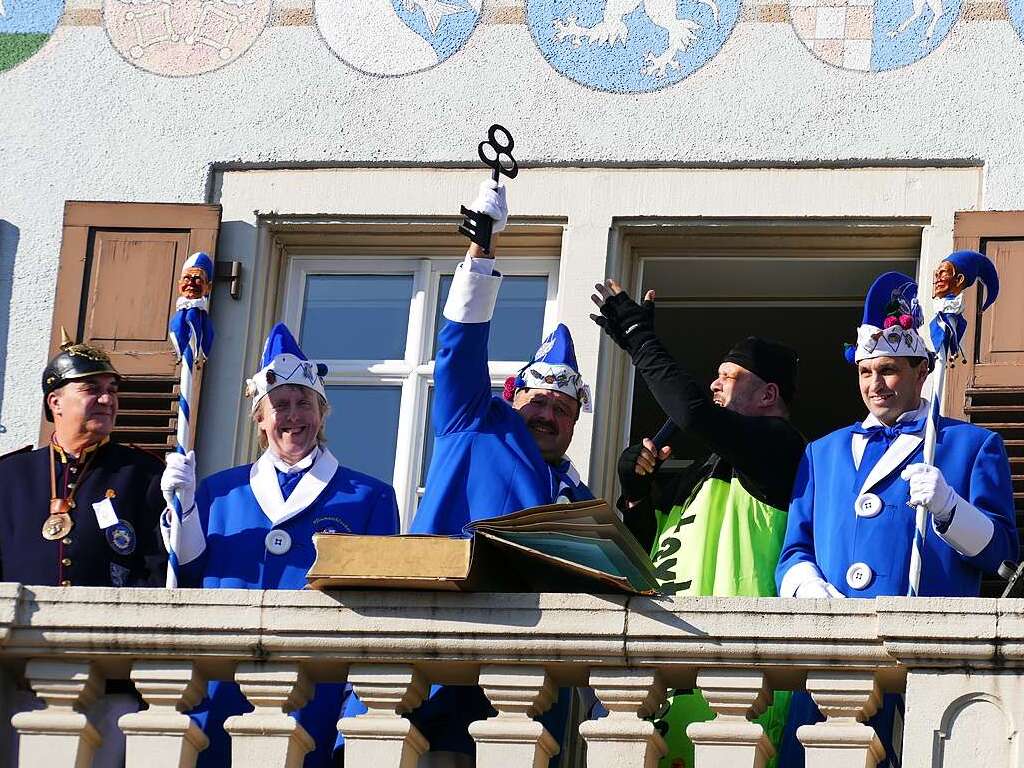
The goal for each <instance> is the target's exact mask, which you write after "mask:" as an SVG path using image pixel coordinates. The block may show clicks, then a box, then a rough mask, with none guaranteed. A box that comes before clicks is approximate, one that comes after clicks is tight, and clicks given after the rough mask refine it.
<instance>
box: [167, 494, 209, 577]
mask: <svg viewBox="0 0 1024 768" xmlns="http://www.w3.org/2000/svg"><path fill="white" fill-rule="evenodd" d="M160 535H161V536H162V537H163V540H164V548H165V549H166V550H167V551H168V552H174V553H175V554H177V556H178V565H185V564H187V563H191V562H192V561H193V560H195V559H196V558H197V557H199V556H200V555H201V554H203V552H205V551H206V536H205V535H203V526H202V524H201V523H200V522H199V510H198V509H197V508H196V506H195V505H193V506H192V509H191V511H189V512H186V513H185V515H184V516H183V519H182V521H181V523H180V524H179V523H178V518H177V516H176V515H175V514H174V510H171V509H165V510H164V513H163V514H162V515H161V516H160Z"/></svg>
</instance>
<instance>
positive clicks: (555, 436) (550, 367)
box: [503, 323, 593, 463]
mask: <svg viewBox="0 0 1024 768" xmlns="http://www.w3.org/2000/svg"><path fill="white" fill-rule="evenodd" d="M503 396H504V398H505V400H507V401H509V402H510V403H511V404H512V407H513V408H515V409H516V411H518V412H519V415H520V416H522V418H523V420H524V421H525V422H526V426H527V428H528V429H529V430H530V433H531V434H532V435H533V437H534V439H535V440H536V441H537V447H538V448H540V453H541V456H543V457H544V460H545V461H547V462H548V463H557V462H560V461H561V460H562V459H563V458H564V456H565V452H566V450H567V449H568V448H569V443H571V442H572V436H573V432H574V430H575V428H576V421H577V420H578V419H579V416H580V413H581V412H586V413H590V412H591V410H592V408H593V405H592V401H591V396H590V387H589V386H588V385H587V384H585V383H584V382H583V376H582V375H581V374H580V372H579V364H578V363H577V362H576V349H575V347H574V346H573V343H572V335H571V334H570V333H569V329H568V328H566V327H565V326H564V325H562V324H561V323H559V324H558V327H557V328H555V330H554V331H552V332H551V333H550V334H549V335H548V336H547V338H545V339H544V342H543V343H542V344H541V345H540V348H539V349H538V350H537V352H536V354H534V356H533V360H531V361H530V362H529V363H527V364H526V365H525V366H524V367H523V368H522V369H521V370H520V371H519V373H517V374H516V375H515V376H510V377H509V378H508V379H507V380H506V381H505V391H504V393H503Z"/></svg>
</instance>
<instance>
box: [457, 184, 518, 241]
mask: <svg viewBox="0 0 1024 768" xmlns="http://www.w3.org/2000/svg"><path fill="white" fill-rule="evenodd" d="M466 207H467V208H469V209H470V210H471V211H476V212H477V213H485V214H487V215H488V216H490V217H491V218H492V219H494V226H493V227H491V232H494V233H495V234H497V233H498V232H501V230H503V229H504V228H505V225H506V224H507V223H508V202H507V200H506V199H505V187H504V186H503V185H501V184H499V183H498V182H496V181H495V180H494V179H487V181H482V182H480V190H479V191H478V192H477V194H476V199H475V200H474V201H473V202H472V203H470V204H469V205H467V206H466Z"/></svg>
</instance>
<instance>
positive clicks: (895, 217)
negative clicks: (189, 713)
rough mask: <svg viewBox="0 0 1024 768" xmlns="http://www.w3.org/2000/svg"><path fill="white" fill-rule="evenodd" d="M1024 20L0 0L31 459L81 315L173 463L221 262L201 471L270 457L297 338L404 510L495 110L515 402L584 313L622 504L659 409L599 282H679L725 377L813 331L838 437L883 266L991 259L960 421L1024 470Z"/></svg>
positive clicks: (671, 312) (2, 212)
mask: <svg viewBox="0 0 1024 768" xmlns="http://www.w3.org/2000/svg"><path fill="white" fill-rule="evenodd" d="M1022 17H1024V2H1022V1H1021V0H1006V2H1005V3H1004V2H989V1H985V2H979V1H978V0H876V2H875V3H874V4H873V5H872V4H871V3H865V2H862V1H861V0H793V2H791V3H789V4H787V3H785V2H763V0H745V1H744V2H740V0H699V1H695V2H689V1H684V0H669V2H664V1H662V2H658V1H656V0H627V1H626V2H622V0H445V1H444V2H442V1H441V0H409V1H407V2H400V1H399V0H394V2H392V1H391V0H372V1H371V0H317V2H313V0H274V2H271V0H132V1H129V0H102V1H101V0H66V2H60V0H38V1H36V2H30V0H0V94H2V104H3V109H2V110H0V180H2V181H3V184H4V190H5V191H4V194H3V196H2V198H0V199H2V202H0V360H2V366H3V375H2V378H0V398H2V400H0V402H2V413H0V425H2V434H0V450H5V451H6V450H12V449H14V448H17V447H20V446H22V445H24V444H26V443H28V442H35V441H36V440H38V439H39V438H40V432H41V427H42V419H41V416H42V414H41V408H40V402H39V389H38V380H37V372H39V371H41V369H42V367H43V365H44V363H45V360H46V359H47V356H48V354H49V353H50V352H51V350H52V349H53V347H54V344H55V339H59V333H60V330H59V326H60V325H61V324H65V325H67V327H68V330H69V332H72V333H73V334H74V335H77V336H79V337H87V338H89V339H91V340H93V341H94V342H97V343H100V344H103V345H105V346H107V347H108V348H109V349H111V350H112V351H113V352H114V353H115V356H116V359H117V360H118V362H119V364H120V365H121V366H122V368H123V369H124V370H125V371H126V372H128V373H129V374H131V378H130V380H129V383H128V385H127V387H126V391H127V394H128V397H127V398H123V400H122V406H121V407H122V413H123V414H125V415H124V416H123V417H122V419H121V421H120V428H121V430H122V435H121V436H122V437H123V438H126V439H132V440H134V441H136V442H140V443H144V444H149V445H152V446H154V447H159V446H160V445H163V444H170V440H171V439H170V438H169V437H168V435H169V433H168V429H169V428H170V427H171V426H172V420H173V415H174V414H173V407H172V405H171V404H172V402H173V383H174V381H176V376H175V373H174V361H173V358H172V357H171V354H170V348H169V345H166V342H165V341H164V336H163V334H164V330H165V329H166V321H167V317H168V312H169V309H170V306H171V304H172V302H173V292H172V290H171V288H170V286H171V285H172V281H173V275H174V274H176V266H180V264H181V260H182V259H184V258H185V256H187V255H188V252H190V251H191V250H194V249H196V248H198V247H203V248H206V249H208V250H211V251H214V252H215V258H216V261H217V262H218V265H219V266H218V271H219V273H221V276H222V279H220V280H219V281H218V283H217V287H216V290H215V293H214V296H213V302H212V314H213V319H214V322H215V325H216V329H217V341H216V346H215V349H214V353H213V355H212V356H211V358H210V361H209V362H208V364H207V365H206V368H205V370H204V371H203V375H202V397H201V401H200V403H199V407H198V422H197V424H196V433H197V452H198V454H199V457H200V472H201V474H206V473H209V472H212V471H215V470H218V469H220V468H223V467H226V466H230V465H232V464H235V463H239V462H241V461H244V460H247V459H249V458H251V457H252V456H253V453H254V451H255V446H254V440H253V435H252V429H251V425H250V424H249V414H248V405H247V404H246V402H245V401H244V398H243V397H242V389H243V386H244V384H243V382H244V378H245V376H246V375H247V374H249V373H251V372H252V371H253V370H254V367H255V363H256V361H257V359H258V356H259V351H260V350H259V347H260V344H261V343H262V339H263V338H264V336H265V333H266V331H267V329H269V327H270V326H271V325H272V323H273V322H274V321H276V320H278V319H283V320H285V321H286V322H288V323H289V324H290V325H291V327H292V328H293V329H294V330H295V331H296V333H297V334H298V335H299V336H300V337H301V338H300V340H301V342H302V344H303V346H304V347H305V348H306V349H307V351H308V352H309V353H310V354H311V356H316V357H318V358H320V359H324V360H325V361H327V362H328V364H329V367H330V373H329V377H328V385H329V391H330V393H331V400H332V405H333V410H334V413H333V415H332V420H331V422H330V423H329V426H328V435H329V438H330V442H331V446H332V450H334V451H335V453H336V454H337V455H338V456H339V458H340V459H341V460H342V461H343V462H344V463H349V464H352V465H353V466H355V467H356V468H359V469H363V470H365V471H369V472H371V473H373V474H376V475H378V476H380V477H382V478H384V479H387V480H391V481H393V483H394V485H395V487H396V490H397V492H398V496H399V504H400V507H401V510H402V514H403V520H404V521H406V522H407V521H408V520H409V519H410V517H411V515H412V513H413V512H414V510H415V507H416V503H417V499H418V496H419V494H420V493H421V490H422V487H423V484H424V482H425V467H426V466H427V465H428V463H429V452H430V440H429V437H428V435H429V434H430V428H429V417H428V414H429V403H430V397H431V394H430V393H431V384H432V379H431V376H432V357H433V338H434V333H435V330H436V324H437V319H438V317H439V312H438V307H439V306H440V305H441V303H442V302H443V297H444V295H445V293H446V290H447V285H448V280H449V276H450V274H451V271H452V270H453V268H454V265H455V263H456V262H457V260H458V258H459V256H460V255H461V252H462V250H463V248H464V241H463V240H462V239H461V238H460V237H459V236H458V235H457V234H455V229H456V226H457V224H458V221H459V218H458V216H457V214H458V210H459V205H460V204H461V203H463V202H467V201H468V200H469V199H471V197H472V195H473V193H474V190H475V187H476V184H477V183H478V181H479V180H480V179H481V178H483V176H484V173H485V169H484V168H483V166H481V165H480V164H479V161H478V159H477V144H478V142H480V141H481V140H482V139H483V138H484V137H485V135H486V131H487V128H488V126H489V125H491V124H492V123H495V122H497V123H501V124H503V125H505V126H507V127H508V128H509V129H510V130H511V131H512V133H513V134H514V136H515V138H516V148H515V155H516V157H517V159H518V160H519V162H520V164H521V166H522V172H521V173H520V175H519V177H518V178H517V179H515V180H514V181H512V182H510V183H509V186H510V192H509V198H510V205H511V209H512V213H513V222H514V223H513V224H512V225H511V226H510V228H509V231H508V234H507V235H505V236H503V241H502V245H501V250H500V252H499V259H500V260H501V267H500V268H501V269H502V271H503V272H505V274H506V275H507V276H508V278H507V280H506V282H505V285H504V287H503V293H502V295H501V297H500V299H499V308H498V314H497V320H496V323H495V339H493V340H492V349H491V353H492V355H491V356H492V376H493V381H494V384H495V387H500V386H501V383H502V381H503V380H504V378H505V376H507V375H508V374H510V373H513V372H514V371H515V370H517V369H518V367H519V366H520V365H521V364H522V361H523V360H524V359H525V358H526V357H527V356H528V355H529V354H530V353H531V352H532V350H533V349H534V348H535V346H536V344H537V343H538V342H539V340H540V338H541V337H542V334H543V333H544V332H546V331H548V330H550V329H551V328H552V327H553V326H554V324H555V323H556V322H557V321H559V320H560V321H563V322H565V323H566V324H567V325H568V326H569V327H570V329H571V330H572V332H573V334H574V336H575V338H576V344H577V352H578V355H579V358H580V363H581V366H582V368H583V373H584V375H585V377H586V378H587V380H588V381H590V382H591V383H592V384H593V385H595V387H594V388H595V401H596V407H595V413H594V414H593V415H592V416H591V415H584V416H583V417H582V418H581V421H580V424H579V426H578V428H577V436H576V439H575V441H574V443H573V446H572V449H571V456H572V458H573V459H574V460H575V462H576V464H577V466H579V467H580V468H581V470H582V471H583V474H584V475H585V477H588V478H589V482H590V484H591V486H592V487H593V488H594V489H595V491H596V492H598V493H599V494H600V493H604V494H606V495H607V494H611V493H613V492H614V490H615V489H614V483H613V478H614V473H613V468H614V461H615V458H616V456H617V454H618V452H619V451H620V450H621V448H622V446H624V445H625V444H626V442H627V441H629V440H630V439H636V438H638V437H639V436H642V435H643V434H649V433H650V431H651V430H653V429H656V428H657V426H658V425H659V424H660V419H661V416H660V414H659V413H657V412H656V409H654V407H653V405H652V402H651V400H650V398H649V396H648V395H647V394H646V392H644V391H642V387H640V386H637V387H634V383H633V379H632V375H631V372H630V370H629V368H628V366H627V364H626V361H625V358H624V356H623V355H622V354H621V353H620V352H618V351H617V350H615V349H613V348H612V347H610V346H608V345H606V344H605V343H604V342H602V339H601V335H600V333H599V330H598V329H597V327H596V326H594V325H593V324H592V323H591V322H590V320H589V319H588V314H589V313H590V311H591V305H590V301H589V299H588V298H587V297H588V296H589V293H590V289H591V287H592V286H593V285H594V283H596V282H598V281H600V280H602V279H603V278H604V277H606V276H617V277H620V278H622V280H623V281H624V283H625V284H626V285H627V286H628V287H630V288H631V289H634V290H637V291H639V290H643V289H646V288H655V289H656V290H657V291H658V293H659V296H660V298H661V303H660V305H659V306H660V309H659V315H658V318H659V319H658V323H659V330H660V331H661V332H662V333H663V335H665V336H666V337H667V338H668V339H669V343H670V346H673V349H677V350H679V351H680V353H681V354H682V353H683V352H684V351H685V353H686V354H687V355H690V362H691V363H692V364H693V366H694V367H695V368H696V369H697V370H699V371H700V372H701V373H705V374H710V371H711V365H712V363H713V361H714V359H715V356H716V355H720V354H721V352H723V351H724V350H725V349H726V348H727V346H728V344H729V343H730V342H731V341H732V340H733V339H734V338H735V337H737V336H742V335H746V334H747V333H750V332H754V331H758V332H762V333H765V334H767V335H774V336H777V337H781V338H784V339H785V340H787V341H789V342H790V343H793V344H794V345H796V346H797V347H798V349H799V351H800V353H801V357H802V360H803V369H804V373H803V377H804V383H805V386H804V393H805V394H804V395H802V402H801V404H800V406H799V407H798V411H797V418H798V421H800V424H801V426H802V428H803V429H805V431H807V432H808V434H809V435H810V436H812V437H815V436H817V435H819V434H821V433H823V432H825V431H827V430H828V429H831V428H834V427H835V426H838V425H840V424H843V423H849V421H851V420H852V419H853V418H856V417H857V414H858V413H859V412H860V410H861V407H860V405H859V399H858V397H857V394H856V390H855V386H854V382H853V377H852V374H850V372H849V370H848V369H847V368H845V367H844V364H843V363H842V359H841V358H842V356H841V349H842V342H844V341H851V340H852V337H853V332H854V326H855V325H856V321H857V316H858V312H857V303H858V302H859V300H860V299H861V298H862V297H863V292H864V289H865V288H866V286H867V285H868V284H869V283H870V281H871V279H872V278H873V277H874V276H875V275H876V274H878V273H879V272H881V271H883V270H885V269H890V268H896V269H900V270H903V271H907V272H909V273H911V274H917V275H919V276H922V278H923V279H927V277H928V275H930V272H931V270H932V268H933V267H934V266H935V265H936V264H937V263H938V261H939V260H940V259H941V258H942V257H943V256H944V255H945V254H946V253H948V252H949V251H950V250H951V249H952V248H953V247H954V246H955V245H957V246H969V247H980V248H983V249H986V250H987V252H988V253H989V255H990V256H992V257H993V258H994V259H995V260H996V262H997V265H998V266H999V268H1000V270H1001V272H1002V274H1003V276H1004V286H1003V291H1004V292H1003V294H1002V296H1001V298H1000V301H999V303H997V305H996V307H995V309H994V310H993V313H991V314H986V315H985V317H984V319H983V321H982V324H981V325H980V326H978V323H974V324H973V325H974V326H978V327H980V329H981V332H980V333H978V334H977V335H976V336H973V337H972V339H971V345H972V348H973V351H974V353H973V355H972V359H971V360H970V361H969V363H970V364H969V365H968V366H966V367H965V368H962V369H961V371H960V373H958V374H956V375H954V377H953V378H952V379H951V382H952V385H951V386H950V394H949V399H948V400H947V410H948V411H949V412H951V413H964V412H965V410H964V409H965V407H966V408H967V411H966V413H967V415H969V416H971V417H972V418H977V419H986V418H987V419H988V422H987V423H994V424H1000V425H1003V426H1001V427H1000V429H1002V430H1004V437H1006V438H1007V440H1008V441H1010V442H1011V457H1012V458H1013V459H1015V461H1014V466H1013V468H1014V472H1015V474H1017V475H1019V474H1021V473H1022V472H1024V470H1022V465H1021V462H1022V461H1024V459H1022V458H1020V457H1021V456H1024V453H1022V452H1018V451H1024V448H1020V447H1018V446H1019V445H1021V443H1024V424H1022V423H1021V422H1022V421H1024V417H1022V416H1021V410H1024V395H1022V394H1021V391H1024V389H1022V388H1024V381H1022V379H1024V376H1022V375H1021V373H1020V371H1021V365H1020V364H1021V362H1022V361H1024V351H1022V350H1024V335H1022V334H1024V332H1022V331H1021V330H1020V329H1021V328H1022V327H1024V325H1022V323H1021V317H1020V314H1021V310H1020V307H1021V306H1024V266H1022V265H1024V252H1022V250H1024V215H1015V214H1013V213H1006V214H1000V215H995V214H991V215H988V216H984V215H981V214H978V215H976V216H972V215H964V214H965V212H966V213H967V214H969V213H970V212H980V211H1005V212H1013V211H1019V210H1024V188H1022V187H1021V185H1020V183H1019V179H1020V178H1021V177H1022V174H1024V150H1022V149H1021V148H1020V146H1019V144H1020V128H1019V126H1020V124H1021V121H1022V117H1024V106H1022V105H1024V41H1022V37H1021V35H1022V33H1024V18H1022ZM78 201H92V202H88V203H86V202H78ZM144 203H145V204H149V203H160V204H162V205H141V204H144ZM985 323H987V325H985ZM958 377H959V378H958ZM986 398H987V399H986ZM979 408H980V410H979ZM984 408H989V410H984ZM971 409H973V410H971ZM1014 419H1016V421H1014ZM1014 440H1020V441H1021V443H1018V444H1017V445H1013V444H1012V441H1014ZM162 441H163V442H162ZM680 458H682V459H684V460H685V457H680ZM1015 482H1016V483H1017V487H1015V491H1016V492H1017V493H1018V494H1021V495H1024V487H1021V485H1020V484H1021V483H1022V482H1024V481H1022V480H1021V479H1019V478H1018V479H1017V480H1016V481H1015ZM1018 498H1020V497H1018Z"/></svg>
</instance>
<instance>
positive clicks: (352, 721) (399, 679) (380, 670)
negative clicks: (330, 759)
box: [338, 664, 430, 768]
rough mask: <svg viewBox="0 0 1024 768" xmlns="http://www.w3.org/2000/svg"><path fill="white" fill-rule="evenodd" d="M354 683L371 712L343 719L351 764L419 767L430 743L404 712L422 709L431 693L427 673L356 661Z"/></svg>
mask: <svg viewBox="0 0 1024 768" xmlns="http://www.w3.org/2000/svg"><path fill="white" fill-rule="evenodd" d="M348 682H349V683H351V685H352V687H353V689H354V690H355V692H356V694H357V695H358V696H359V698H360V700H361V701H362V702H363V704H365V705H366V708H367V710H369V711H368V712H366V714H363V715H359V716H358V717H343V718H342V719H341V720H339V721H338V730H339V731H341V733H342V735H344V737H345V764H346V765H360V766H361V765H365V766H374V767H375V768H415V766H416V762H417V761H418V760H419V757H420V755H422V754H423V753H424V752H426V751H427V749H428V748H429V747H430V745H429V744H428V742H427V740H426V739H425V738H424V737H423V734H421V733H420V732H419V731H418V730H417V729H416V726H414V725H413V724H412V723H410V722H409V721H408V720H407V719H406V718H404V717H402V715H403V714H405V713H407V712H411V711H412V710H414V709H416V707H418V706H419V705H420V702H422V701H423V699H424V697H425V696H426V695H427V691H428V690H429V687H428V685H427V681H426V678H424V677H423V675H422V674H421V673H420V671H419V670H417V669H416V668H414V667H411V666H407V665H404V664H380V665H372V664H355V665H353V666H352V667H350V668H349V671H348Z"/></svg>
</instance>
